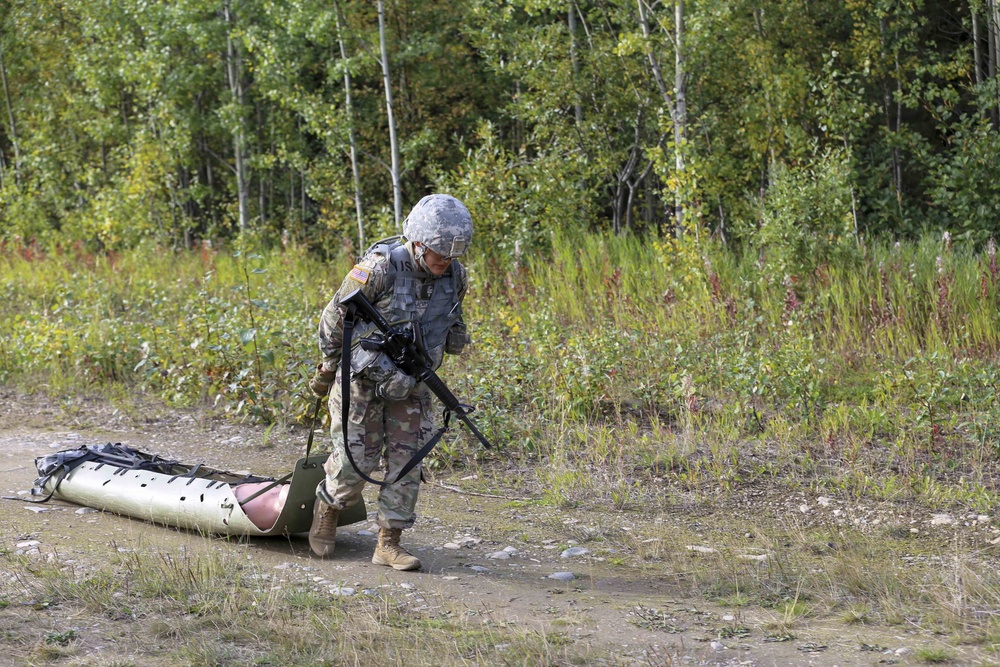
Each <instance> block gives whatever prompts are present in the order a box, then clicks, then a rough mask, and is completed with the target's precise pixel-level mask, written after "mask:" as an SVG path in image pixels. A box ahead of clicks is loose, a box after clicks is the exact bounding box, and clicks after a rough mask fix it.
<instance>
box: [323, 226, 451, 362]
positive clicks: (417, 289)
mask: <svg viewBox="0 0 1000 667" xmlns="http://www.w3.org/2000/svg"><path fill="white" fill-rule="evenodd" d="M468 287H469V277H468V273H467V271H466V270H465V267H464V266H462V265H461V263H459V262H458V261H457V260H452V262H451V265H450V266H449V267H448V270H447V271H446V272H445V274H444V275H443V276H440V277H436V276H434V275H432V274H430V273H427V272H424V271H422V270H420V269H419V267H417V263H416V260H415V259H414V254H413V244H412V242H406V243H399V242H394V243H393V242H390V243H376V244H375V245H373V246H372V247H371V248H369V250H368V252H366V253H365V255H364V257H362V258H361V260H359V261H358V263H357V264H355V266H354V268H353V269H351V271H350V273H348V274H347V277H346V278H344V282H343V283H342V284H341V286H340V289H339V290H337V293H336V294H335V295H334V297H333V299H331V300H330V303H328V304H327V306H326V308H324V309H323V315H322V317H321V318H320V324H319V348H320V352H321V354H322V355H323V370H327V371H336V370H337V367H338V366H339V364H340V354H341V348H342V347H343V340H344V311H343V309H342V308H341V307H340V300H341V298H342V297H343V296H345V295H347V294H350V293H351V292H353V291H354V290H357V289H360V290H361V292H362V294H364V295H365V297H366V298H367V299H368V300H369V301H370V302H371V303H372V304H373V305H374V306H375V307H376V308H377V309H378V310H379V311H380V312H381V313H382V315H383V316H385V318H386V319H387V320H389V321H390V322H393V323H396V322H399V321H400V320H411V321H414V320H415V321H419V322H420V323H421V327H422V329H423V331H424V337H425V342H426V346H427V351H428V353H429V354H430V356H431V358H432V359H433V360H434V368H435V369H436V368H437V367H439V366H440V365H441V360H442V358H443V353H445V352H447V353H449V354H459V353H461V351H462V349H463V348H464V347H465V346H466V345H468V344H469V342H470V338H469V335H468V330H467V327H466V325H465V321H464V319H463V317H462V301H463V299H464V298H465V294H466V292H467V291H468ZM368 333H370V327H367V328H366V323H363V322H359V323H358V328H357V329H356V330H355V333H354V337H353V341H352V348H353V349H352V351H351V356H352V364H351V365H352V367H353V369H354V371H355V372H360V371H361V370H363V369H364V368H365V367H366V366H367V365H368V364H370V363H371V362H372V361H373V356H372V355H371V354H370V353H367V352H365V351H363V350H361V349H360V348H359V347H358V346H357V343H358V341H359V340H360V339H361V338H362V337H364V336H366V335H368Z"/></svg>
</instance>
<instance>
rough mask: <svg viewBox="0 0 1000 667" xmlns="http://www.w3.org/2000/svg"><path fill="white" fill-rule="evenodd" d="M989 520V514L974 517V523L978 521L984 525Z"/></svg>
mask: <svg viewBox="0 0 1000 667" xmlns="http://www.w3.org/2000/svg"><path fill="white" fill-rule="evenodd" d="M989 520H990V515H989V514H980V515H979V516H977V517H976V521H978V522H979V523H986V522H987V521H989Z"/></svg>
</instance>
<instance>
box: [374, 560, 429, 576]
mask: <svg viewBox="0 0 1000 667" xmlns="http://www.w3.org/2000/svg"><path fill="white" fill-rule="evenodd" d="M372 563H374V564H375V565H387V566H388V567H391V568H392V569H394V570H399V571H401V572H409V571H411V570H419V569H420V561H417V562H416V563H414V564H413V565H393V564H392V563H390V562H389V561H385V560H382V559H381V558H378V557H377V556H372Z"/></svg>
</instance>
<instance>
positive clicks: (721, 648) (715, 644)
mask: <svg viewBox="0 0 1000 667" xmlns="http://www.w3.org/2000/svg"><path fill="white" fill-rule="evenodd" d="M711 647H712V648H713V649H715V650H716V651H725V650H726V645H725V644H723V643H722V642H712V643H711Z"/></svg>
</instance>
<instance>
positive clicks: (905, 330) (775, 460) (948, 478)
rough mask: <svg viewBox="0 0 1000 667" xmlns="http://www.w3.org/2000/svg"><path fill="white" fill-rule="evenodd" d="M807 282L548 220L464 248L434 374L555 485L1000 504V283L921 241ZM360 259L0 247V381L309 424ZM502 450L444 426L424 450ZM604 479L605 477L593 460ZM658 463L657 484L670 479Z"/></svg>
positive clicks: (724, 253) (598, 499) (458, 456)
mask: <svg viewBox="0 0 1000 667" xmlns="http://www.w3.org/2000/svg"><path fill="white" fill-rule="evenodd" d="M838 257H840V258H839V259H837V260H831V261H830V262H828V263H824V264H821V265H820V266H819V268H818V269H817V270H816V271H815V272H814V273H812V274H810V275H802V276H778V275H772V274H769V273H768V271H769V268H768V266H769V265H768V264H766V263H764V264H762V263H761V262H759V261H758V257H756V255H754V254H751V253H747V254H745V255H739V254H736V253H734V252H732V251H730V250H727V249H725V248H722V247H719V246H717V245H714V244H712V243H710V242H704V243H698V242H697V241H696V240H695V239H694V237H693V236H688V237H685V239H683V240H681V241H677V240H675V239H656V238H645V239H640V238H636V237H632V236H622V237H613V236H606V235H578V236H574V237H573V238H564V237H560V236H556V237H554V238H553V240H552V252H551V254H548V255H534V256H526V257H524V258H522V259H523V261H522V264H521V266H520V267H519V268H518V269H517V272H516V273H515V272H514V271H513V269H512V267H503V266H498V265H496V264H493V263H490V262H489V261H486V260H488V259H489V258H488V257H486V256H485V255H476V254H473V255H472V256H471V257H470V261H471V275H472V290H471V293H470V296H469V299H468V300H467V302H466V307H465V311H466V318H467V320H468V321H469V324H470V328H471V330H472V333H473V336H474V339H475V347H474V349H473V350H472V351H471V352H470V353H469V354H467V355H464V356H462V357H460V358H457V359H453V360H449V361H448V362H447V363H446V365H445V366H444V368H443V369H442V375H443V376H444V378H445V379H446V381H447V382H448V383H449V384H450V385H451V387H452V389H453V390H454V391H455V392H456V394H458V395H459V396H460V398H462V400H464V401H466V402H469V403H473V404H475V405H477V406H478V408H479V410H478V411H477V412H476V413H475V415H474V418H475V420H476V421H477V423H478V424H479V425H480V426H481V427H482V429H483V430H484V432H485V433H486V434H487V435H488V436H489V437H490V438H491V439H492V440H493V441H495V442H497V443H499V444H500V445H501V448H502V449H504V450H506V451H507V452H509V453H511V454H513V455H516V456H519V457H522V458H524V459H526V460H527V461H535V462H540V463H544V464H545V465H544V466H539V467H538V468H537V470H538V473H537V474H538V478H539V479H538V481H540V482H541V483H543V484H544V486H545V488H546V495H545V499H546V501H547V502H549V503H551V504H554V505H559V506H565V507H571V506H575V505H578V504H580V503H588V502H593V503H603V504H604V505H606V506H610V507H615V508H618V509H622V510H627V509H635V508H641V507H656V506H657V505H658V504H661V503H664V502H667V501H668V500H669V498H668V497H667V496H668V493H667V492H666V491H665V490H664V489H666V488H669V487H674V488H684V489H688V490H690V491H698V490H702V489H705V488H708V487H721V489H723V490H724V491H731V490H734V489H738V488H740V487H741V486H744V485H747V484H753V483H754V482H755V481H757V480H762V479H767V480H791V481H792V483H794V484H795V485H808V486H810V487H812V488H815V489H817V490H821V489H827V490H832V491H838V492H840V491H842V492H845V493H847V494H849V495H852V496H855V497H858V498H873V499H900V498H908V499H913V500H916V501H919V502H925V503H927V504H928V505H941V504H945V505H949V504H965V505H968V506H971V507H972V508H973V509H974V510H977V511H988V510H989V509H990V508H991V507H993V506H995V504H996V501H997V500H998V498H997V494H996V492H995V490H994V489H995V485H994V483H993V482H994V479H995V470H996V462H997V458H998V456H1000V448H998V447H997V446H996V445H995V443H996V441H997V436H998V435H1000V398H998V395H1000V371H998V370H997V368H998V366H997V363H996V362H997V358H998V352H1000V317H998V316H997V313H998V312H1000V275H997V273H998V272H997V271H996V270H995V269H994V268H993V262H992V258H990V257H989V256H988V255H987V254H986V253H985V252H984V253H976V252H973V251H972V250H968V249H961V248H958V247H947V248H946V247H945V246H944V245H943V244H942V243H941V242H940V241H938V240H936V239H931V238H925V239H923V240H921V241H920V242H917V243H911V244H902V245H889V244H869V245H866V246H862V247H860V248H857V249H856V251H855V252H853V253H848V254H844V255H843V256H839V255H838ZM349 265H350V264H349V260H348V259H347V258H343V259H342V261H341V262H340V263H339V264H337V263H335V264H334V265H328V264H322V263H320V262H318V261H317V260H316V259H314V258H311V257H309V256H308V255H306V254H305V253H303V252H300V251H297V250H295V249H292V250H287V251H283V252H264V253H260V254H255V253H253V252H252V251H251V250H244V251H241V252H235V253H234V252H233V251H232V250H231V249H225V250H219V251H217V252H216V251H211V252H210V251H198V252H190V253H177V254H173V253H165V252H162V251H161V250H160V249H157V248H140V249H137V250H133V251H130V252H128V253H125V254H121V255H106V256H105V255H86V254H82V253H79V252H77V253H72V252H70V253H65V254H61V255H59V254H56V255H52V256H48V257H44V258H38V257H37V255H28V254H26V255H21V254H20V253H18V252H17V251H16V250H15V249H8V250H7V251H5V253H4V254H3V255H0V298H2V303H3V311H4V314H5V317H4V318H3V320H2V321H0V348H2V349H0V383H6V384H9V385H14V386H19V387H22V388H24V389H28V390H41V391H45V392H48V393H50V394H52V395H66V394H69V393H76V392H80V391H88V392H97V393H101V394H103V395H105V396H107V397H109V398H110V399H111V400H113V401H115V402H116V403H118V404H119V405H120V406H121V407H122V409H123V410H125V411H130V410H136V409H138V408H137V407H136V401H137V398H138V397H148V396H154V397H158V398H159V399H160V400H162V401H163V402H165V403H166V404H167V405H168V406H185V405H198V406H202V407H207V408H209V409H213V410H216V411H218V412H220V413H223V414H226V415H229V416H231V417H233V418H236V419H248V420H255V421H260V422H265V423H288V422H295V421H302V420H303V419H304V418H305V417H306V415H307V413H308V410H309V407H310V406H311V404H312V399H311V396H310V395H309V393H308V388H307V380H308V377H309V376H310V374H311V372H312V367H313V365H314V362H315V361H316V357H317V354H318V351H317V349H316V342H315V330H316V323H317V319H318V316H319V313H320V311H321V309H322V308H323V306H324V305H325V303H326V301H327V300H328V299H329V297H330V295H331V294H333V292H334V291H335V290H336V288H337V286H338V284H339V281H340V279H341V276H342V275H343V273H344V272H345V271H346V270H347V269H348V268H349ZM480 454H484V455H485V457H487V458H483V459H482V460H481V461H480V462H482V461H488V460H489V458H488V457H489V456H490V454H486V453H484V452H483V450H482V449H481V448H480V447H479V446H478V445H477V444H476V443H475V442H474V441H473V440H472V439H471V438H469V437H468V435H467V433H465V432H464V431H453V432H452V435H450V436H449V437H447V438H445V440H444V441H443V442H442V443H441V445H440V446H439V447H438V448H437V450H436V452H435V453H434V455H433V456H432V458H431V459H430V461H429V462H428V465H429V466H432V467H437V468H447V467H449V466H455V465H466V466H472V467H474V466H477V465H478V464H479V463H480V462H477V461H476V460H475V459H474V457H476V456H479V455H480ZM595 470H596V471H598V474H594V472H593V471H595ZM657 480H659V482H657Z"/></svg>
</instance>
